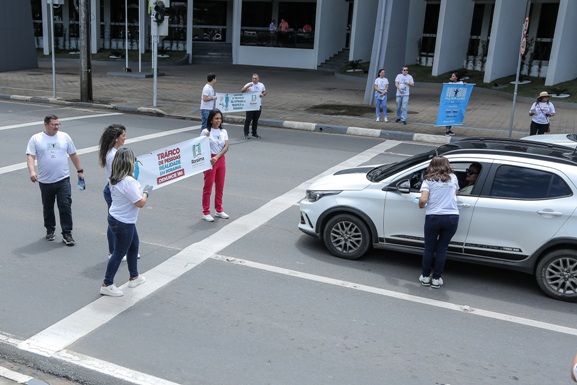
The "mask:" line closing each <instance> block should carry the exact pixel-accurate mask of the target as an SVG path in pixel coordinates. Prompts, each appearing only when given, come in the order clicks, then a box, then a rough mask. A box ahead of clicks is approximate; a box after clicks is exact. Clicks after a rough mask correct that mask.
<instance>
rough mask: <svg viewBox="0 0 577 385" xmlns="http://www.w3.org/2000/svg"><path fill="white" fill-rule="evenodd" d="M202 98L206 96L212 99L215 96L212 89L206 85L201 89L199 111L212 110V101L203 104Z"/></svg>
mask: <svg viewBox="0 0 577 385" xmlns="http://www.w3.org/2000/svg"><path fill="white" fill-rule="evenodd" d="M203 96H208V97H209V98H213V97H214V96H215V94H214V88H213V87H212V86H211V85H210V84H208V83H206V84H205V85H204V87H203V88H202V95H201V97H200V109H201V110H214V102H215V101H214V100H211V101H209V102H205V101H204V98H203Z"/></svg>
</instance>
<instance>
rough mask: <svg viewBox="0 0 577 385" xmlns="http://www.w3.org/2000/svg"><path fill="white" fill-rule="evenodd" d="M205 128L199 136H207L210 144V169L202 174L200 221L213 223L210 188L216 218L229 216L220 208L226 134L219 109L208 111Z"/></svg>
mask: <svg viewBox="0 0 577 385" xmlns="http://www.w3.org/2000/svg"><path fill="white" fill-rule="evenodd" d="M207 121H208V124H207V128H205V129H204V130H202V132H201V133H200V136H203V135H204V136H207V137H208V140H209V142H210V154H211V155H210V164H211V165H212V169H210V170H206V171H205V172H204V187H203V189H202V219H204V220H205V221H207V222H214V218H213V217H212V215H210V195H211V194H212V186H213V185H214V186H215V197H214V208H215V209H216V214H215V216H216V217H219V218H222V219H228V218H229V216H228V214H227V213H225V212H224V210H223V208H222V195H223V191H224V178H225V176H226V160H225V158H224V154H226V152H227V151H228V133H227V132H226V130H225V129H224V128H222V112H220V110H219V109H214V110H212V111H210V113H209V114H208V118H207Z"/></svg>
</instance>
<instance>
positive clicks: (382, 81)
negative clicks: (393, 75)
mask: <svg viewBox="0 0 577 385" xmlns="http://www.w3.org/2000/svg"><path fill="white" fill-rule="evenodd" d="M388 84H389V80H388V79H387V78H381V77H378V78H376V79H375V85H376V86H377V88H378V89H379V90H381V92H383V91H384V90H385V89H386V88H387V85H388ZM377 94H379V95H380V92H377V91H375V95H377Z"/></svg>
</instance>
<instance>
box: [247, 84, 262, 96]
mask: <svg viewBox="0 0 577 385" xmlns="http://www.w3.org/2000/svg"><path fill="white" fill-rule="evenodd" d="M251 84H252V85H251V86H250V87H248V88H247V89H246V92H258V94H259V95H260V94H262V92H263V91H266V88H264V84H262V83H261V82H258V83H256V84H254V83H251Z"/></svg>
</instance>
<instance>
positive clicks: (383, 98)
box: [374, 68, 389, 123]
mask: <svg viewBox="0 0 577 385" xmlns="http://www.w3.org/2000/svg"><path fill="white" fill-rule="evenodd" d="M374 88H375V107H376V114H377V122H378V121H379V120H380V116H381V109H382V110H383V117H384V119H385V120H384V122H385V123H386V122H388V121H389V120H388V119H387V91H388V90H389V80H388V79H387V78H386V77H385V70H384V69H382V68H381V69H380V70H379V77H378V78H376V79H375V85H374Z"/></svg>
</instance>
